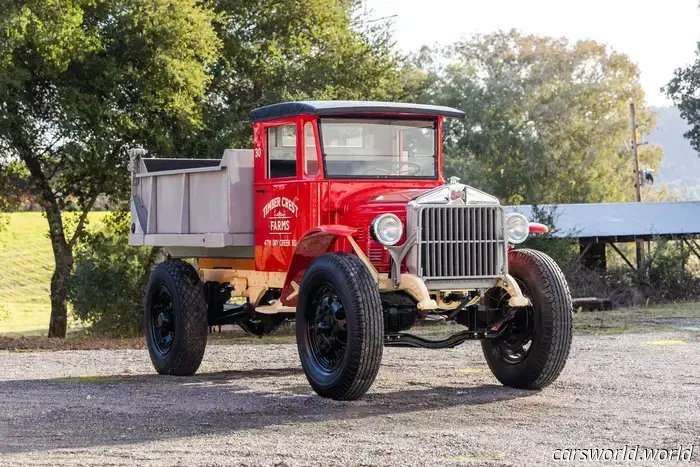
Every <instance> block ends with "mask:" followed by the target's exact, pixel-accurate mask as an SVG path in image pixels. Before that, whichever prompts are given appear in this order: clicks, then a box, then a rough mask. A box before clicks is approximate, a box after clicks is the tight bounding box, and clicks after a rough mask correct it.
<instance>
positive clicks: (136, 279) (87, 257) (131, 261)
mask: <svg viewBox="0 0 700 467" xmlns="http://www.w3.org/2000/svg"><path fill="white" fill-rule="evenodd" d="M129 225H130V222H129V213H124V212H118V211H115V212H113V213H110V214H109V215H107V216H106V217H105V219H104V225H103V227H102V228H100V229H99V230H97V231H89V232H88V233H87V234H86V238H85V240H84V241H83V242H81V243H80V244H79V246H78V247H77V248H76V254H75V270H74V272H73V275H72V276H71V279H70V281H69V282H68V300H69V301H70V303H71V304H72V305H73V314H74V315H75V316H76V318H78V319H79V320H80V321H83V322H84V323H87V324H89V330H90V332H91V333H94V334H98V335H105V336H112V337H133V336H137V335H140V333H141V330H142V328H143V306H142V305H143V304H142V303H141V297H142V296H143V290H144V287H145V285H146V283H147V281H148V275H149V273H150V272H151V269H152V268H153V266H154V265H155V264H156V262H157V260H158V259H159V257H160V253H159V251H158V250H157V249H154V248H133V247H130V246H129V245H128V243H127V238H128V235H129V234H128V231H129Z"/></svg>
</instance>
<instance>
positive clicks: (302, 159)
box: [254, 117, 319, 272]
mask: <svg viewBox="0 0 700 467" xmlns="http://www.w3.org/2000/svg"><path fill="white" fill-rule="evenodd" d="M307 123H308V124H307ZM310 125H311V126H310ZM309 135H311V138H312V139H311V140H310V139H309ZM254 137H255V147H254V156H255V161H254V170H255V213H256V214H255V269H256V270H259V271H267V272H286V271H287V268H288V266H289V263H290V262H291V260H292V257H293V255H294V250H295V248H296V245H297V242H298V241H299V239H300V238H301V236H302V235H303V234H304V233H305V232H306V231H307V230H309V229H310V228H311V227H313V226H315V225H316V224H317V222H315V221H314V219H315V218H317V217H318V215H317V214H315V211H317V209H318V208H317V207H318V200H317V196H315V193H316V192H317V189H316V186H317V184H318V182H317V180H316V179H317V175H318V167H319V164H318V159H317V154H316V135H315V130H314V129H313V126H312V124H311V123H310V122H309V121H308V118H304V117H292V118H285V119H279V120H273V121H269V122H260V123H256V125H255V129H254ZM310 146H313V147H310ZM312 153H313V157H311V156H310V154H312ZM309 159H313V160H309ZM310 171H311V172H313V171H315V173H314V174H312V175H311V176H310V175H309V172H310Z"/></svg>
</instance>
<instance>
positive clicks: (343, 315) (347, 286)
mask: <svg viewBox="0 0 700 467" xmlns="http://www.w3.org/2000/svg"><path fill="white" fill-rule="evenodd" d="M383 329H384V326H383V316H382V305H381V300H380V297H379V291H378V290H377V284H376V283H375V282H374V279H373V278H372V276H371V275H370V273H369V271H368V270H367V268H366V267H365V265H364V264H363V263H362V261H361V260H360V259H359V258H358V257H357V256H355V255H349V254H345V253H328V254H325V255H322V256H319V257H318V258H316V259H315V260H314V262H313V263H311V266H310V267H309V269H307V271H306V273H305V274H304V279H303V280H302V283H301V287H300V289H299V300H298V304H297V317H296V335H297V347H298V349H299V358H300V360H301V365H302V367H303V368H304V373H305V374H306V378H307V379H308V380H309V383H310V384H311V387H312V388H313V389H314V391H316V393H317V394H318V395H320V396H323V397H328V398H331V399H336V400H353V399H357V398H358V397H361V396H362V395H363V394H365V393H366V392H367V390H368V389H369V388H370V386H371V385H372V383H373V382H374V379H375V378H376V376H377V372H378V371H379V364H380V362H381V359H382V351H383Z"/></svg>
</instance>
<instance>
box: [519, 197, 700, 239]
mask: <svg viewBox="0 0 700 467" xmlns="http://www.w3.org/2000/svg"><path fill="white" fill-rule="evenodd" d="M539 208H541V209H545V210H547V211H550V210H551V209H552V208H554V217H555V226H554V229H553V234H552V236H553V237H559V238H580V239H590V240H595V239H598V240H601V241H631V240H634V239H651V238H653V237H654V236H661V237H681V236H688V235H698V234H700V201H688V202H677V203H599V204H560V205H540V206H539ZM505 210H506V212H519V213H521V214H523V215H525V217H527V218H528V219H530V220H532V218H533V216H532V206H528V205H522V206H506V207H505ZM550 228H552V226H550Z"/></svg>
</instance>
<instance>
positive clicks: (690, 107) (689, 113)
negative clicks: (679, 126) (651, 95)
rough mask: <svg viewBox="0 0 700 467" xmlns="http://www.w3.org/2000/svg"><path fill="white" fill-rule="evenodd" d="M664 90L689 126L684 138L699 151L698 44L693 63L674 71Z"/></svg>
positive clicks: (699, 95)
mask: <svg viewBox="0 0 700 467" xmlns="http://www.w3.org/2000/svg"><path fill="white" fill-rule="evenodd" d="M664 90H665V92H666V94H667V95H668V97H669V98H671V99H672V100H673V104H674V105H675V106H676V107H677V108H678V110H680V115H681V117H682V118H683V119H684V120H685V121H687V122H688V124H689V125H690V128H689V129H688V131H686V133H685V135H684V136H685V137H686V138H688V139H689V140H690V144H691V145H692V146H693V148H694V149H695V150H696V151H700V42H698V45H697V49H696V51H695V61H694V62H693V63H691V64H690V65H687V66H685V67H681V68H678V69H676V70H675V72H674V74H673V78H672V79H671V81H669V83H668V84H667V85H666V87H665V88H664Z"/></svg>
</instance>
